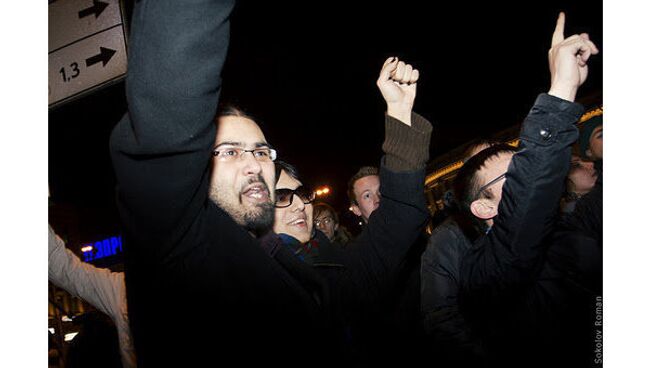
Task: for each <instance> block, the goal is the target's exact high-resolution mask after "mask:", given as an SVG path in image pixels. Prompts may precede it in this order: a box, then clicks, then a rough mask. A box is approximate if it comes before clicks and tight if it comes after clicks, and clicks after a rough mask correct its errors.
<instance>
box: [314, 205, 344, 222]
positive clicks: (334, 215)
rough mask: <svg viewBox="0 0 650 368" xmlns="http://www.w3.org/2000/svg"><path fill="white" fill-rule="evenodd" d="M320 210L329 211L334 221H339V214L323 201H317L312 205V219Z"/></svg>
mask: <svg viewBox="0 0 650 368" xmlns="http://www.w3.org/2000/svg"><path fill="white" fill-rule="evenodd" d="M322 212H329V213H330V214H331V216H332V218H333V219H334V222H336V223H337V224H338V223H339V215H338V214H337V213H336V210H335V209H334V207H332V206H330V205H329V204H327V203H325V202H318V203H316V204H315V205H314V219H316V217H318V216H319V215H320V214H321V213H322Z"/></svg>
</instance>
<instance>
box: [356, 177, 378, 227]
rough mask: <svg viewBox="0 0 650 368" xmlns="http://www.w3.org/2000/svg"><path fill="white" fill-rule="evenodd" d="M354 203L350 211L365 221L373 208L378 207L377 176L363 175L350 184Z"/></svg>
mask: <svg viewBox="0 0 650 368" xmlns="http://www.w3.org/2000/svg"><path fill="white" fill-rule="evenodd" d="M352 189H353V190H354V198H355V201H356V203H355V204H353V205H352V212H354V214H355V215H357V216H361V218H363V221H365V222H366V223H367V222H368V219H369V218H370V215H371V214H372V212H373V211H374V210H376V209H377V208H378V207H379V202H380V201H381V193H380V192H379V176H378V175H369V176H364V177H363V178H361V179H358V180H357V181H355V182H354V185H353V186H352Z"/></svg>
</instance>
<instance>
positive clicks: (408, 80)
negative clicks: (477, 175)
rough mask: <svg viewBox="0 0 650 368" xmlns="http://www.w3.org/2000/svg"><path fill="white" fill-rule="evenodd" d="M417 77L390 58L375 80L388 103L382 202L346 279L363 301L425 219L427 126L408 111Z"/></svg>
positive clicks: (381, 283) (388, 276)
mask: <svg viewBox="0 0 650 368" xmlns="http://www.w3.org/2000/svg"><path fill="white" fill-rule="evenodd" d="M418 77H419V72H418V71H417V69H413V67H412V66H410V65H408V64H405V63H404V62H402V61H399V60H398V59H397V58H389V59H388V60H386V62H385V63H384V65H383V67H382V70H381V72H380V74H379V78H378V80H377V86H378V87H379V90H380V91H381V94H382V96H383V97H384V100H385V101H386V104H387V114H386V120H385V129H386V138H385V141H384V144H383V146H382V148H383V150H384V152H385V156H384V158H383V160H382V165H381V169H380V183H381V189H380V190H381V202H380V204H379V208H377V209H376V210H375V211H374V212H373V213H372V215H370V217H369V219H368V225H367V226H366V228H365V229H364V230H363V232H362V233H361V234H360V235H359V236H358V237H357V238H356V239H355V240H353V243H354V244H351V245H349V247H348V251H346V254H347V255H348V260H347V261H348V274H349V277H350V279H352V280H354V283H353V284H355V285H356V286H357V287H358V289H360V290H364V293H363V295H362V296H363V297H367V300H366V301H372V299H373V298H374V297H376V296H377V295H379V294H380V293H383V292H385V291H386V285H387V284H386V282H391V280H392V277H393V276H395V272H397V271H398V268H399V265H400V264H401V262H403V261H404V259H405V256H406V254H407V252H408V250H409V248H410V246H411V245H412V244H413V243H414V242H415V240H416V239H417V238H418V236H419V235H420V234H421V231H422V229H423V228H424V226H425V225H426V221H427V219H428V217H429V212H428V210H427V209H426V205H425V198H424V166H425V163H426V161H427V160H428V156H429V140H430V137H431V124H430V123H429V122H428V121H427V120H426V119H424V118H423V117H421V116H419V115H417V114H415V113H413V112H412V109H413V102H414V99H415V93H416V88H417V84H416V83H417V80H418ZM350 300H358V298H351V299H350Z"/></svg>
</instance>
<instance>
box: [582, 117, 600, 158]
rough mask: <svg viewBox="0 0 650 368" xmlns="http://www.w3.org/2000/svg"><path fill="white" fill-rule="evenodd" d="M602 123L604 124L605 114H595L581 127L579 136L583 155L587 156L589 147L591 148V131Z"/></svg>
mask: <svg viewBox="0 0 650 368" xmlns="http://www.w3.org/2000/svg"><path fill="white" fill-rule="evenodd" d="M601 125H603V115H597V116H594V117H593V118H591V119H589V120H587V121H585V122H584V123H583V124H582V127H581V128H580V137H579V138H578V145H579V146H580V154H581V155H582V157H587V149H589V141H590V140H591V133H593V132H594V129H596V128H598V127H599V126H601Z"/></svg>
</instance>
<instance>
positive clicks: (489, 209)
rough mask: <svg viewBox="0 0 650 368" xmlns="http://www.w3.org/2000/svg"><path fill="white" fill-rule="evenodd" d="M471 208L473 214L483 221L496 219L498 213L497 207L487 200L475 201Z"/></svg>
mask: <svg viewBox="0 0 650 368" xmlns="http://www.w3.org/2000/svg"><path fill="white" fill-rule="evenodd" d="M469 208H470V210H471V211H472V214H473V215H474V216H476V217H478V218H480V219H481V220H489V219H491V218H494V216H496V215H497V213H498V207H497V205H496V204H495V203H494V202H492V201H491V200H489V199H487V198H480V199H477V200H475V201H474V202H472V204H471V205H470V207H469Z"/></svg>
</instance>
